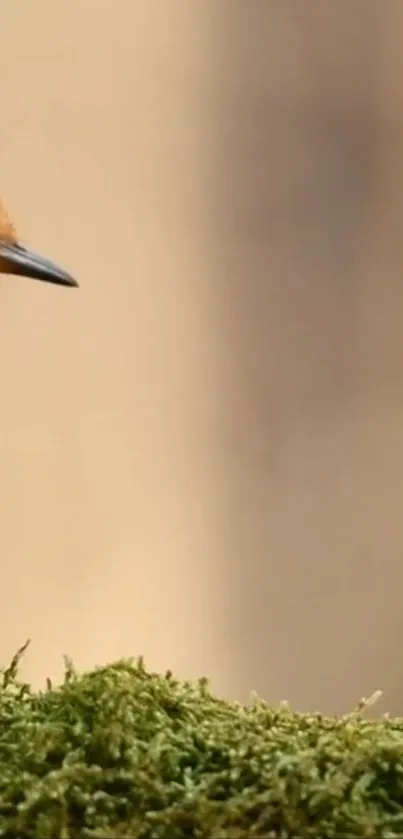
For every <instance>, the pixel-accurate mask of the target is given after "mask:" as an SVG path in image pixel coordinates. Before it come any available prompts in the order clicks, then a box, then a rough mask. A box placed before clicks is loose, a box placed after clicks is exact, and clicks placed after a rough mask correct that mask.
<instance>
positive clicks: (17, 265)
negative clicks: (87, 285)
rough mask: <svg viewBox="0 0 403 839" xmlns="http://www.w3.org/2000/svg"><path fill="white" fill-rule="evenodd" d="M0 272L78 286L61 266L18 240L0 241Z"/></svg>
mask: <svg viewBox="0 0 403 839" xmlns="http://www.w3.org/2000/svg"><path fill="white" fill-rule="evenodd" d="M0 273H2V274H18V275H19V276H21V277H31V279H33V280H42V281H43V282H45V283H54V284H55V285H65V286H75V287H77V286H78V283H77V282H76V280H75V279H73V277H71V276H70V274H68V273H67V271H65V270H64V269H63V268H59V266H58V265H55V264H54V262H50V260H49V259H45V258H44V257H43V256H40V255H39V254H37V253H34V251H31V250H28V248H24V247H23V246H22V245H20V244H19V243H18V242H1V243H0Z"/></svg>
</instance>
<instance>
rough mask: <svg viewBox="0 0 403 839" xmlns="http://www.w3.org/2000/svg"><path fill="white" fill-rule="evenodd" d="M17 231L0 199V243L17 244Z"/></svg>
mask: <svg viewBox="0 0 403 839" xmlns="http://www.w3.org/2000/svg"><path fill="white" fill-rule="evenodd" d="M17 241H18V239H17V231H16V229H15V225H14V224H13V223H12V221H11V219H10V216H9V215H8V213H7V210H6V208H5V206H4V204H3V202H2V200H1V199H0V242H17Z"/></svg>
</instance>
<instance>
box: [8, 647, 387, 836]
mask: <svg viewBox="0 0 403 839" xmlns="http://www.w3.org/2000/svg"><path fill="white" fill-rule="evenodd" d="M21 653H22V650H21V651H20V652H19V653H18V654H17V655H16V656H15V658H14V660H13V662H12V664H11V665H10V667H8V668H7V669H5V670H3V671H1V674H2V685H1V689H0V725H1V727H0V836H3V837H9V839H11V837H13V839H15V837H21V839H24V838H25V837H30V838H31V837H37V839H50V837H58V839H69V837H99V839H102V837H104V838H105V839H106V838H107V837H108V838H109V837H133V839H140V837H141V839H182V837H183V839H184V837H203V838H204V837H206V839H207V837H208V839H225V838H226V837H228V839H246V837H282V839H287V837H300V838H301V839H304V838H305V837H315V839H316V837H318V839H324V837H358V836H359V837H384V839H392V837H398V836H403V720H400V719H399V720H396V719H386V718H385V719H382V720H378V721H368V720H365V719H364V718H363V711H364V710H365V707H364V704H365V703H361V705H360V707H359V708H358V709H357V710H356V711H355V712H354V713H352V714H349V715H347V716H345V717H340V718H329V717H324V716H321V715H320V714H297V713H293V712H292V711H291V710H290V709H289V708H288V707H286V706H284V707H280V708H279V709H277V710H276V709H273V708H270V707H269V706H268V705H266V703H265V702H263V701H261V700H259V699H257V698H254V699H253V701H252V702H251V704H250V705H248V706H243V705H239V704H236V703H229V702H225V701H222V700H220V699H217V698H215V697H214V696H213V695H212V694H211V692H210V691H209V688H208V685H207V682H206V680H204V679H202V680H200V681H199V682H198V683H196V684H189V683H184V682H180V681H177V680H176V679H174V678H173V676H172V674H171V673H166V674H165V675H158V674H153V673H149V672H148V671H147V670H146V669H145V667H144V665H143V662H142V661H141V660H139V661H137V662H133V661H121V662H118V663H116V664H114V665H111V666H108V667H103V668H99V669H97V670H95V671H93V672H90V673H87V674H84V675H79V674H76V673H75V672H74V669H73V667H72V665H71V663H70V662H68V661H67V662H66V673H65V680H64V683H63V684H62V685H61V686H58V687H53V686H52V685H51V684H50V683H48V684H47V688H46V690H44V691H43V692H35V691H33V690H31V689H30V687H29V686H28V685H26V684H23V683H22V682H21V681H19V678H18V672H17V670H18V663H19V659H20V656H21Z"/></svg>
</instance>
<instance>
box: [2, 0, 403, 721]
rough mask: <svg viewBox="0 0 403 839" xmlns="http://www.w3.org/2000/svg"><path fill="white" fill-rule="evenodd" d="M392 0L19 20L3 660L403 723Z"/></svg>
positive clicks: (5, 149)
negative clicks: (362, 712) (24, 264)
mask: <svg viewBox="0 0 403 839" xmlns="http://www.w3.org/2000/svg"><path fill="white" fill-rule="evenodd" d="M402 27H403V6H402V4H401V0H385V2H384V3H380V2H378V0H354V2H352V3H338V2H337V0H310V2H309V3H307V2H306V0H288V1H287V0H271V2H267V3H260V4H248V3H241V2H238V3H234V2H233V0H221V2H220V3H214V2H213V0H212V2H210V3H205V2H201V0H193V2H192V3H189V2H185V0H182V2H179V1H178V2H176V0H171V2H168V1H167V0H159V2H156V3H149V2H146V0H138V1H137V2H130V0H120V2H119V3H116V2H112V0H70V2H68V3H67V2H61V1H60V2H59V3H53V2H51V0H36V2H35V4H33V3H31V2H30V0H20V1H19V3H14V4H8V6H5V8H4V9H3V10H2V32H3V36H4V37H3V40H2V51H1V53H0V68H1V86H0V108H1V117H2V131H1V139H0V148H1V154H0V183H1V192H2V195H3V197H4V199H5V201H6V203H7V207H8V209H9V211H10V214H11V215H12V217H13V218H14V220H15V222H16V224H17V227H18V229H19V232H20V234H21V236H22V238H23V239H24V240H25V241H26V242H27V243H28V244H30V245H32V247H34V248H35V249H37V250H41V251H42V252H44V253H46V254H47V255H48V256H49V257H50V258H53V259H55V260H58V261H60V262H61V264H63V265H64V266H65V267H66V268H68V269H70V270H71V271H72V272H73V273H75V275H76V276H77V278H78V279H79V281H80V283H81V288H80V290H79V291H78V292H74V291H68V290H63V289H58V288H52V287H50V286H46V285H43V286H42V285H41V284H38V283H31V282H29V281H28V280H17V279H15V278H3V280H2V281H1V288H0V295H1V307H0V349H1V353H0V383H1V429H0V456H1V470H2V480H1V482H0V493H1V509H2V524H1V529H0V551H1V557H2V592H3V593H2V611H1V644H0V654H1V659H2V661H4V663H6V662H7V661H8V659H9V657H10V656H11V655H12V653H13V652H14V651H15V649H16V647H18V646H19V644H20V643H22V642H23V641H24V640H25V638H26V637H27V636H30V637H31V638H32V642H33V643H32V646H31V649H30V651H29V653H28V654H27V658H26V661H25V665H24V674H25V675H27V677H28V678H30V679H33V680H34V681H35V682H36V683H43V680H44V678H45V677H46V675H48V674H49V675H52V676H54V677H58V676H60V673H61V670H62V654H63V653H64V652H67V653H69V654H70V655H71V656H72V657H73V658H74V660H75V662H76V664H77V665H78V666H79V667H80V668H82V667H89V666H93V665H94V664H97V663H104V662H105V661H108V660H112V659H115V658H118V657H120V656H124V655H132V654H133V655H136V654H137V653H139V652H141V653H143V654H144V655H145V657H146V660H147V662H148V663H149V665H150V666H152V667H154V668H158V669H165V668H167V667H170V668H173V669H174V670H175V671H176V672H177V673H178V674H179V675H181V676H190V677H195V676H198V675H201V674H208V675H210V676H211V677H212V679H213V683H214V686H215V688H216V689H217V690H218V691H220V692H221V693H224V694H226V695H229V696H236V697H239V698H246V697H247V696H248V692H249V690H250V689H256V690H258V691H259V692H260V693H262V694H263V695H264V696H266V697H267V698H268V699H269V700H270V701H273V702H277V701H278V700H279V699H281V698H282V697H287V698H288V699H289V700H290V701H291V702H292V703H293V704H294V705H295V706H296V707H299V708H306V707H311V708H312V707H319V708H320V709H323V710H325V711H341V710H347V709H349V708H351V707H352V706H353V705H355V703H356V701H357V700H358V699H359V698H360V697H361V696H362V695H367V694H369V693H371V692H372V691H373V690H374V689H376V688H378V687H381V688H382V689H383V690H384V692H385V698H384V700H383V701H382V707H381V708H380V710H383V711H384V710H387V709H389V710H390V711H392V712H394V713H401V712H402V694H403V673H402V672H401V663H400V651H399V643H398V642H399V639H400V636H401V633H402V628H403V614H402V610H401V599H402V595H401V587H402V584H403V550H402V545H403V330H402V323H403V277H402V266H403V235H402V229H403V163H402V161H403V105H402V102H403V98H402V92H403V91H402V86H403V74H402V66H401V65H402V58H401V43H402V37H403V36H402V33H403V29H402Z"/></svg>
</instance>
